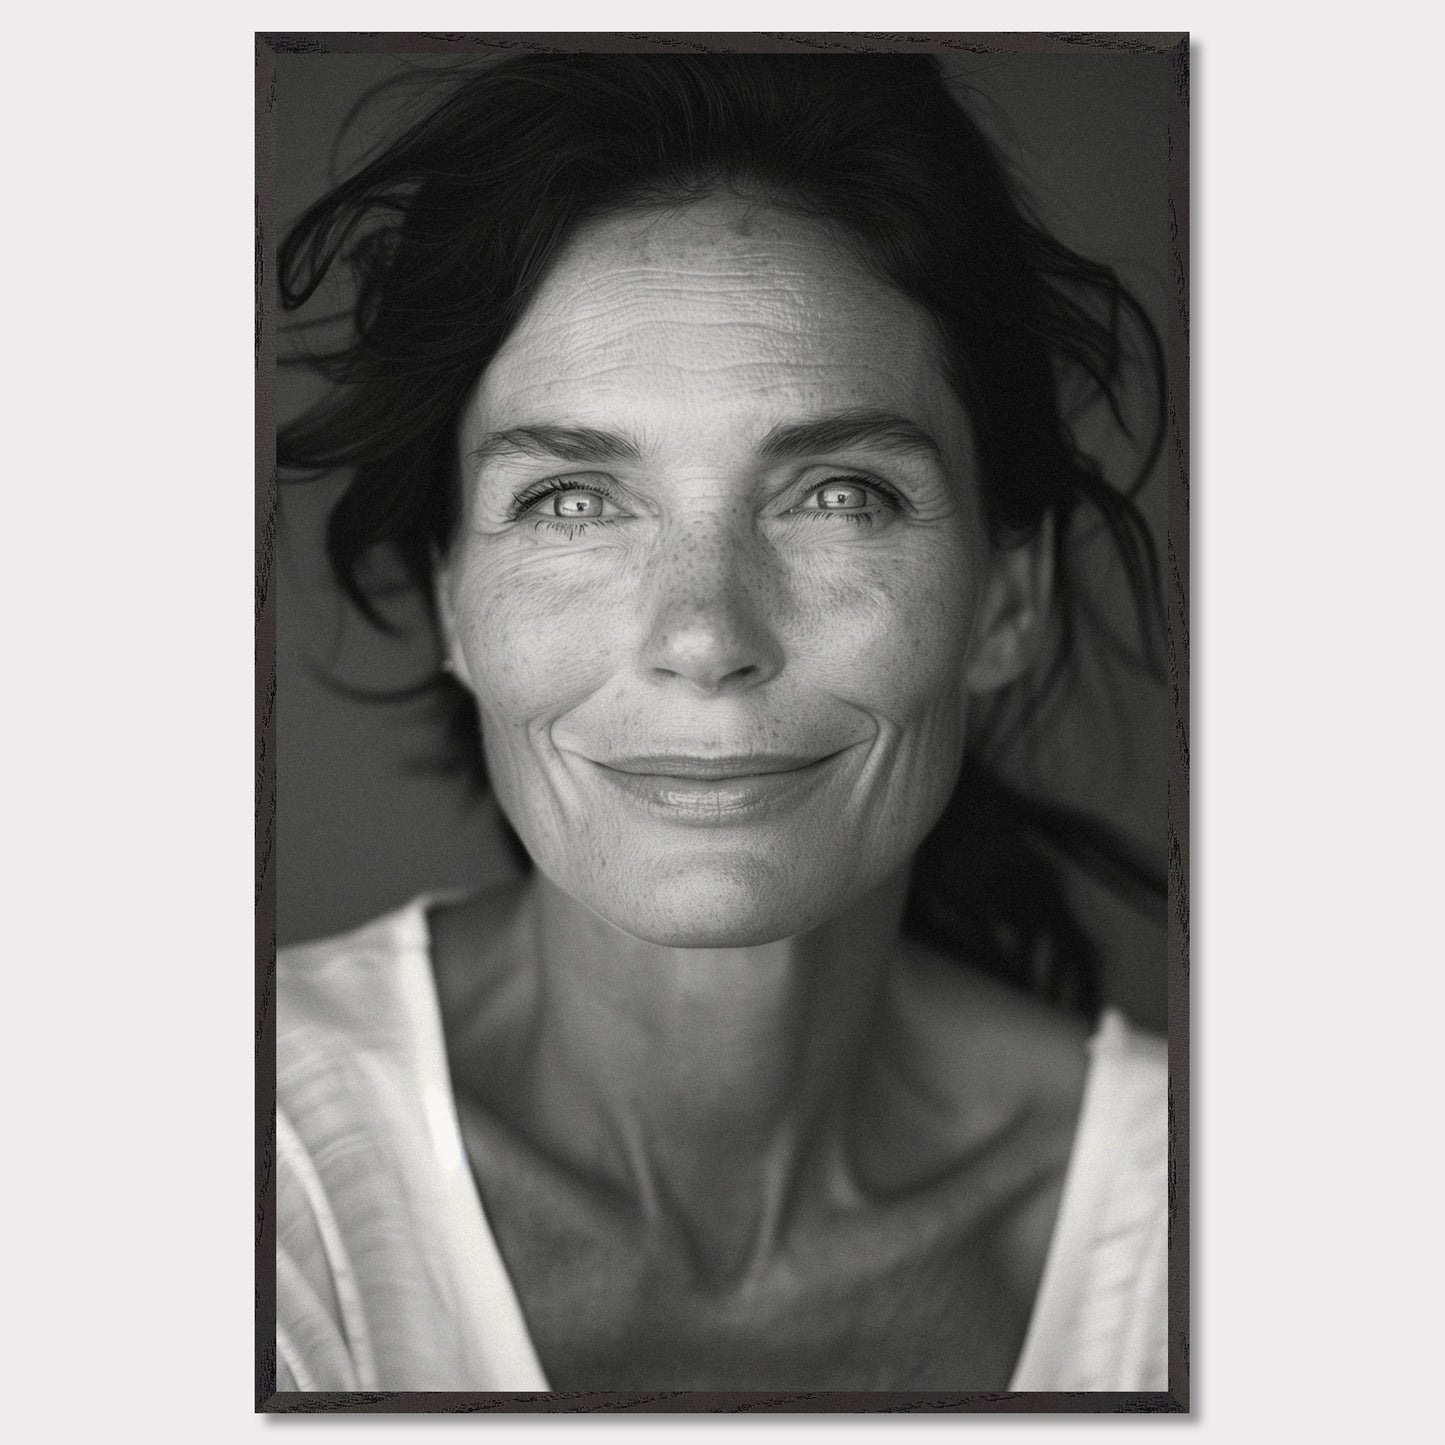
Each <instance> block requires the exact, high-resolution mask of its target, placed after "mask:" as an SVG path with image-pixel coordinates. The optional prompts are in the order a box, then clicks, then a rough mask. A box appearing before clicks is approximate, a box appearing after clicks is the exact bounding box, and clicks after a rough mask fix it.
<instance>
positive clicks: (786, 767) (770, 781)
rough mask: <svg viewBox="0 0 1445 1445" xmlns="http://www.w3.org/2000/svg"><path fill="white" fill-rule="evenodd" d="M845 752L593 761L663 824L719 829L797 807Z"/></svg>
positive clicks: (603, 773) (614, 784)
mask: <svg viewBox="0 0 1445 1445" xmlns="http://www.w3.org/2000/svg"><path fill="white" fill-rule="evenodd" d="M841 756H842V751H840V752H836V753H829V754H827V755H825V756H824V757H817V756H816V755H810V756H801V755H796V756H795V755H791V754H784V753H758V754H750V755H748V756H745V757H744V756H734V757H712V758H703V757H694V756H685V755H679V754H670V753H666V754H646V755H639V756H633V757H625V758H613V759H609V761H608V762H606V763H598V762H594V763H593V764H592V766H593V767H595V768H596V769H597V771H598V772H599V773H600V774H601V776H602V777H603V778H604V779H605V780H606V781H607V782H608V783H610V784H611V785H612V786H613V787H615V788H616V789H617V790H618V791H619V792H620V793H622V794H623V795H624V796H625V797H627V798H630V799H631V800H632V801H633V802H635V803H639V804H641V805H642V806H643V807H644V808H645V809H646V810H647V811H648V812H649V813H651V814H652V815H653V816H654V817H657V818H659V819H666V820H668V821H672V822H678V823H696V824H702V825H715V824H720V823H739V822H753V821H755V820H757V819H760V818H763V817H766V816H768V815H769V814H771V813H774V812H777V811H779V810H781V809H784V808H787V807H793V806H796V805H797V804H798V803H799V802H801V801H802V800H803V799H804V798H805V797H806V796H807V795H808V794H810V793H811V792H813V791H814V790H815V789H816V788H817V787H818V786H819V785H820V784H821V783H822V782H823V781H824V779H825V776H826V774H827V773H828V772H829V771H830V770H831V768H832V765H833V764H834V763H836V761H837V760H838V758H840V757H841Z"/></svg>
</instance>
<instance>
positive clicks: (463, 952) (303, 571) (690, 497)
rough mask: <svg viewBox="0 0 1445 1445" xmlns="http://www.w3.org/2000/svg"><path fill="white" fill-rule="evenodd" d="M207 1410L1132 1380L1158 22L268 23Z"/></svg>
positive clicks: (572, 1403) (1137, 1294) (1168, 706)
mask: <svg viewBox="0 0 1445 1445" xmlns="http://www.w3.org/2000/svg"><path fill="white" fill-rule="evenodd" d="M256 53H257V206H256V275H257V339H256V377H257V511H256V525H257V592H256V616H257V659H258V662H257V679H256V688H257V731H256V742H257V789H256V806H257V861H258V867H257V883H256V910H257V927H256V982H257V1041H258V1044H257V1191H258V1194H257V1202H258V1214H257V1219H258V1231H257V1261H256V1271H257V1336H256V1342H257V1409H258V1410H261V1411H266V1412H317V1411H367V1412H383V1413H384V1412H499V1411H500V1412H536V1411H570V1412H577V1411H617V1410H620V1411H646V1412H718V1411H758V1412H789V1413H819V1412H850V1413H851V1412H875V1411H958V1412H1054V1413H1060V1412H1064V1413H1069V1412H1072V1413H1097V1412H1131V1413H1133V1412H1181V1411H1187V1410H1188V1408H1189V1320H1190V1313H1189V1270H1188V1264H1189V1258H1190V1253H1189V1198H1190V1192H1189V1072H1188V1062H1189V1060H1188V1022H1189V1008H1188V1003H1189V985H1188V944H1189V909H1188V879H1189V814H1188V806H1189V805H1188V767H1189V716H1190V713H1189V627H1188V615H1189V612H1188V597H1189V492H1188V476H1189V383H1188V327H1189V154H1190V147H1189V119H1188V104H1189V43H1188V37H1187V36H1184V35H1181V34H1177V33H1170V34H1127V35H1121V34H1093V33H1090V34H1082V33H1081V34H1065V35H1039V34H1024V33H1020V34H993V33H991V34H940V35H929V36H915V35H907V36H901V35H887V34H877V35H873V34H870V35H855V34H847V33H835V34H795V35H794V34H790V35H782V34H777V35H774V34H761V33H738V34H718V35H699V34H658V35H651V36H640V35H622V34H579V35H565V34H553V35H528V34H514V33H506V34H502V33H497V34H475V35H471V34H467V35H450V34H449V35H436V34H365V35H362V34H354V35H353V34H333V33H315V34H313V33H304V34H303V33H286V34H280V33H266V34H258V35H257V38H256Z"/></svg>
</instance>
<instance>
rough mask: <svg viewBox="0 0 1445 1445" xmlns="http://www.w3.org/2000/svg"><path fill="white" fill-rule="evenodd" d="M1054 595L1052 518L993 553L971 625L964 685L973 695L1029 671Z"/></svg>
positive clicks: (1044, 628)
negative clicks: (971, 641) (1017, 542)
mask: <svg viewBox="0 0 1445 1445" xmlns="http://www.w3.org/2000/svg"><path fill="white" fill-rule="evenodd" d="M1053 592H1054V519H1053V517H1052V515H1050V516H1046V517H1045V518H1044V520H1043V522H1042V523H1041V525H1040V526H1039V529H1038V531H1037V532H1036V533H1035V534H1034V536H1033V537H1032V538H1031V539H1030V540H1029V541H1027V542H1024V543H1021V544H1020V545H1019V546H1017V547H1007V548H1004V549H1003V550H1001V551H999V552H997V553H995V554H994V557H993V562H992V566H991V568H990V571H989V578H988V581H987V583H985V585H984V589H983V596H982V598H981V599H980V601H979V615H978V621H977V622H976V623H975V624H974V639H975V642H974V648H973V656H972V657H971V658H970V659H969V663H968V668H967V671H966V674H965V680H966V682H967V684H968V690H969V691H970V692H973V693H986V692H993V691H994V690H995V689H996V688H1000V687H1003V686H1005V685H1006V684H1007V683H1010V682H1014V681H1015V680H1017V679H1018V678H1019V677H1021V676H1022V675H1023V674H1024V672H1026V671H1027V670H1028V667H1029V665H1030V664H1031V663H1032V662H1033V660H1034V658H1035V657H1037V656H1038V652H1039V648H1040V647H1041V646H1042V645H1043V640H1044V636H1045V633H1046V631H1047V627H1048V617H1049V603H1050V601H1051V600H1052V598H1053Z"/></svg>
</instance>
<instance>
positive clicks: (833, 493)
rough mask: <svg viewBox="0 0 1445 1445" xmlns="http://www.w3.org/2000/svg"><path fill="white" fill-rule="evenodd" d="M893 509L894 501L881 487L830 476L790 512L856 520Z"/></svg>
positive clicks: (856, 480)
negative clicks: (830, 477)
mask: <svg viewBox="0 0 1445 1445" xmlns="http://www.w3.org/2000/svg"><path fill="white" fill-rule="evenodd" d="M897 506H898V503H897V500H896V499H895V498H894V497H893V496H892V495H891V494H890V493H889V492H888V491H887V490H886V489H885V488H883V487H882V486H878V485H875V484H873V483H869V482H863V481H860V480H858V479H856V478H853V477H834V478H832V479H830V480H829V481H826V482H824V483H823V485H822V486H821V487H814V488H813V490H812V491H811V492H809V493H808V495H807V496H806V497H805V498H804V499H803V501H802V502H801V503H800V504H799V505H798V506H796V507H794V508H793V511H794V513H796V514H800V515H802V516H805V517H819V516H828V515H832V516H837V517H848V518H851V519H852V520H854V521H858V520H862V519H865V518H875V517H878V516H880V515H882V514H884V513H887V512H890V511H894V510H896V509H897Z"/></svg>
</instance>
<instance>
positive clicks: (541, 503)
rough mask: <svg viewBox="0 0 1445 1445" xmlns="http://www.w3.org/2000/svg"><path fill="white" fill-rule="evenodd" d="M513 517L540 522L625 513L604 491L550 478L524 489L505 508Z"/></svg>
mask: <svg viewBox="0 0 1445 1445" xmlns="http://www.w3.org/2000/svg"><path fill="white" fill-rule="evenodd" d="M508 516H509V517H510V518H511V520H513V521H517V520H519V519H520V518H522V517H530V518H532V519H534V520H536V521H539V522H571V523H577V524H582V525H585V524H586V523H589V522H610V521H612V520H613V519H614V518H617V517H623V516H626V513H625V512H624V511H623V510H622V509H621V508H620V507H619V506H617V504H616V503H615V502H614V501H613V500H612V499H611V498H610V497H608V496H606V495H605V494H604V493H603V492H601V491H599V490H597V489H595V488H593V487H584V486H574V485H569V484H568V483H566V482H551V483H548V484H544V485H542V486H540V487H535V488H533V489H531V490H529V491H527V492H523V493H522V495H521V496H519V497H518V498H517V499H516V501H515V502H513V503H512V506H511V508H510V510H509V512H508Z"/></svg>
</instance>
